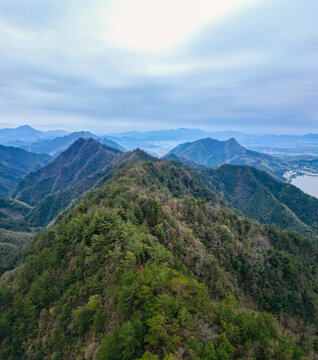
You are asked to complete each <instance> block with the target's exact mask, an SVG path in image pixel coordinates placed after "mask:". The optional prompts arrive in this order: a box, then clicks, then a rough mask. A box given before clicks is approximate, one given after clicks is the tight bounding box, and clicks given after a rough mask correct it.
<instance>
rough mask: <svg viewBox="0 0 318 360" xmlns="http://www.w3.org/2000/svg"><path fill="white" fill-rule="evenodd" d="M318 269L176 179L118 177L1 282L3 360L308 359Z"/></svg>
mask: <svg viewBox="0 0 318 360" xmlns="http://www.w3.org/2000/svg"><path fill="white" fill-rule="evenodd" d="M317 259H318V246H317V244H316V243H315V242H313V241H311V240H307V239H305V238H302V237H300V236H298V235H295V234H293V233H289V232H286V231H281V230H278V229H267V228H265V227H263V226H261V225H258V224H257V223H255V222H253V221H252V220H249V219H246V218H242V217H239V216H237V215H236V214H235V213H234V212H233V211H231V210H230V209H228V208H227V207H225V206H224V205H222V202H220V200H219V199H218V197H217V196H216V194H215V193H214V192H213V191H211V190H209V189H208V188H206V187H204V186H201V185H200V184H199V183H198V182H197V181H196V180H195V179H194V178H192V177H191V175H190V174H189V173H188V172H187V171H185V170H184V169H178V168H176V167H174V166H172V165H171V164H170V163H168V162H156V163H154V162H146V163H139V164H137V165H132V166H129V165H127V166H125V167H123V168H121V169H120V170H119V171H117V173H116V174H115V175H114V176H113V177H112V179H110V180H109V181H108V182H106V184H104V185H103V186H102V187H101V188H100V189H98V190H95V191H93V192H91V193H90V194H88V196H87V197H86V200H85V201H82V202H81V203H80V204H79V205H77V206H76V207H75V208H74V209H73V210H72V211H71V213H70V214H69V215H67V216H65V217H64V218H63V219H62V220H61V222H60V224H59V225H57V226H56V227H55V228H53V229H50V230H48V231H47V232H46V233H44V234H43V235H42V236H41V237H40V238H39V240H38V241H37V243H36V245H35V247H34V248H33V251H32V255H31V256H30V257H28V258H27V260H26V263H25V264H24V265H23V266H21V267H20V268H18V269H16V270H14V271H13V272H11V273H8V274H4V275H3V276H2V278H1V285H2V287H1V292H0V298H1V302H0V306H1V309H0V312H1V314H2V315H1V325H2V326H1V332H0V341H1V343H2V346H1V348H0V357H1V358H5V359H17V358H27V359H30V360H32V359H39V358H41V359H77V358H82V359H88V360H89V359H101V360H103V359H106V360H107V359H111V360H117V359H118V360H122V359H127V360H128V359H143V360H146V359H153V360H155V359H157V360H159V359H165V360H168V359H181V358H182V359H186V360H187V359H189V360H190V359H193V360H194V359H203V360H208V359H220V360H221V359H229V360H231V359H248V358H251V359H256V360H264V359H265V360H266V359H268V360H270V359H277V360H278V359H280V360H284V359H303V360H305V359H314V358H315V356H316V355H317V349H316V347H315V344H316V343H317V338H316V337H315V332H314V331H312V330H311V328H312V327H315V326H316V325H317V321H318V313H317V310H318V308H317V303H318V302H317V300H318V295H317V288H318V277H317V274H318V265H317ZM264 311H267V312H264ZM275 317H277V319H276V318H275ZM315 354H316V355H315Z"/></svg>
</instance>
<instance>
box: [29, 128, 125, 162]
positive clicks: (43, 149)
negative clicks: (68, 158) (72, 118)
mask: <svg viewBox="0 0 318 360" xmlns="http://www.w3.org/2000/svg"><path fill="white" fill-rule="evenodd" d="M79 138H93V139H95V140H99V141H100V142H101V143H102V144H104V145H107V146H110V147H112V148H114V149H117V150H119V151H122V152H124V151H126V150H125V149H124V148H123V147H122V146H120V145H118V144H117V143H115V142H114V141H112V140H109V139H106V138H99V137H98V136H96V135H94V134H92V133H91V132H89V131H79V132H74V133H71V134H69V135H66V136H62V137H57V138H54V139H51V140H41V141H37V142H35V143H32V144H30V145H28V146H25V147H24V148H25V149H26V150H28V151H32V152H34V153H38V154H49V155H51V156H53V157H56V156H58V155H59V154H60V153H61V152H63V151H64V150H65V149H67V148H68V147H69V146H70V145H71V144H72V143H73V142H74V141H75V140H77V139H79Z"/></svg>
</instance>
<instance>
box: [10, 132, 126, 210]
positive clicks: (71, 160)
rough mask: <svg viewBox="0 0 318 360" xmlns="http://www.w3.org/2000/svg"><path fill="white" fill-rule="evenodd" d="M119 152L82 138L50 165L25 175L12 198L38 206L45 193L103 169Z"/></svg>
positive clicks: (65, 186)
mask: <svg viewBox="0 0 318 360" xmlns="http://www.w3.org/2000/svg"><path fill="white" fill-rule="evenodd" d="M119 153H120V151H119V150H116V149H113V148H107V147H105V146H103V145H102V144H100V143H99V142H97V141H95V140H94V139H92V138H87V139H84V138H80V139H78V140H76V141H75V142H74V143H73V144H72V145H71V146H70V147H69V148H68V149H67V150H66V151H64V152H63V153H62V154H61V155H60V156H58V157H57V158H56V159H55V160H53V161H52V162H51V163H50V164H48V165H47V166H45V167H43V168H41V169H40V170H38V171H35V172H33V173H31V174H29V175H28V176H26V177H25V178H24V179H23V180H22V181H21V182H20V183H19V184H18V186H17V188H16V189H15V192H14V194H13V197H14V198H15V199H17V200H20V201H23V202H25V203H27V204H30V205H35V204H36V203H37V202H39V201H40V200H42V199H43V198H44V196H45V195H48V194H52V193H56V192H57V191H59V190H65V189H67V188H69V187H71V186H72V185H75V184H77V183H78V182H79V181H81V180H83V179H85V178H86V177H87V176H89V175H91V174H93V173H95V172H96V171H97V170H100V169H102V168H103V167H105V166H106V165H107V164H108V163H109V162H110V161H111V160H112V159H113V158H114V157H116V156H117V155H118V154H119Z"/></svg>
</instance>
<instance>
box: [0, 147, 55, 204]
mask: <svg viewBox="0 0 318 360" xmlns="http://www.w3.org/2000/svg"><path fill="white" fill-rule="evenodd" d="M50 161H51V157H50V156H48V155H39V154H33V153H30V152H28V151H25V150H23V149H20V148H15V147H11V146H3V145H0V196H1V197H8V196H9V195H10V194H11V193H12V191H13V190H14V188H15V186H16V185H17V183H18V182H19V181H20V180H21V179H22V178H23V177H24V176H25V175H26V174H28V173H29V172H31V171H34V170H37V169H39V168H41V167H42V166H44V165H46V164H48V163H49V162H50Z"/></svg>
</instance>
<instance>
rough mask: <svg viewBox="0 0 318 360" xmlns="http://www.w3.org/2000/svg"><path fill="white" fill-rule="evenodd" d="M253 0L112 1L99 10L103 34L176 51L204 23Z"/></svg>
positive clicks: (121, 43) (138, 46)
mask: <svg viewBox="0 0 318 360" xmlns="http://www.w3.org/2000/svg"><path fill="white" fill-rule="evenodd" d="M255 3H256V0H222V1H220V0H114V1H112V2H111V3H110V4H108V5H107V6H106V7H105V8H103V7H101V8H99V9H98V17H99V21H100V23H101V24H103V26H102V37H103V39H104V40H105V41H108V42H110V43H111V44H112V45H113V46H116V47H120V48H127V49H130V50H134V51H142V52H155V53H159V52H163V53H165V52H167V51H172V50H175V49H176V48H177V47H179V46H180V45H182V44H183V43H184V42H185V41H186V40H189V38H191V36H193V34H194V32H196V31H197V30H198V29H200V28H201V27H202V26H204V25H206V24H211V22H215V21H220V20H221V19H222V18H223V17H224V16H226V15H229V14H233V13H234V12H235V11H237V10H240V9H242V7H245V6H248V5H251V4H255Z"/></svg>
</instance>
